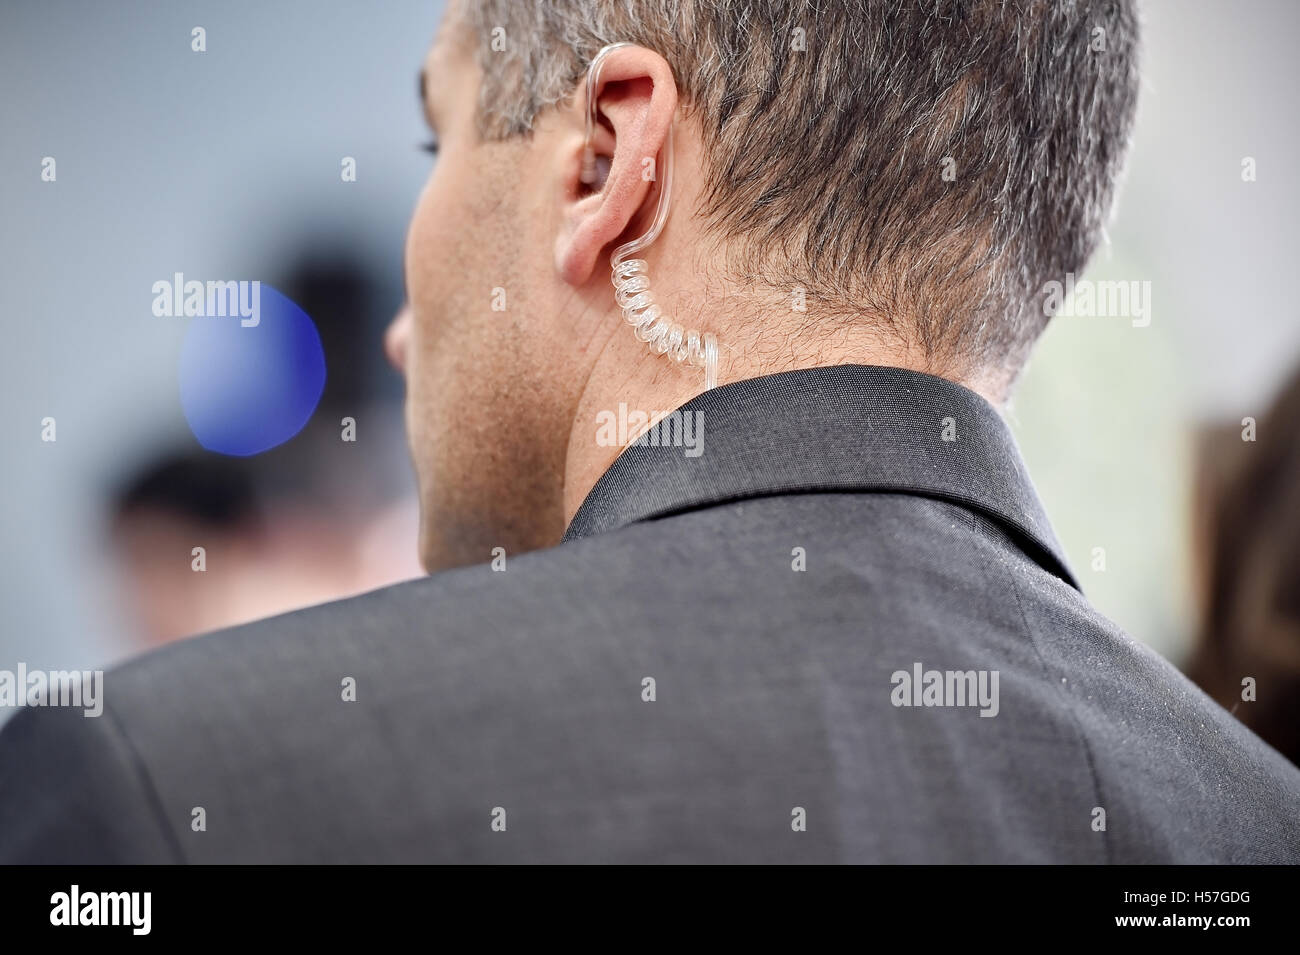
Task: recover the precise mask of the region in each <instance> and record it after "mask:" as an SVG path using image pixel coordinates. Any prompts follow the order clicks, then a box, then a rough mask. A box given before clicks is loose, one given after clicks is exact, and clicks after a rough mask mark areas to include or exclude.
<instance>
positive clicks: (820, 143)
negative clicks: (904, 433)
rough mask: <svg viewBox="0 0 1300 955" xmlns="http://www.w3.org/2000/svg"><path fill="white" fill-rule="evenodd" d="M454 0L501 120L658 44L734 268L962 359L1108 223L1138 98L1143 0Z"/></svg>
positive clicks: (1078, 258)
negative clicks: (625, 54)
mask: <svg viewBox="0 0 1300 955" xmlns="http://www.w3.org/2000/svg"><path fill="white" fill-rule="evenodd" d="M462 2H463V3H464V4H465V6H466V13H467V17H468V21H469V23H470V24H471V25H472V27H473V28H474V29H475V31H476V33H477V35H478V38H479V41H480V44H479V61H480V65H481V66H482V68H483V87H482V92H481V103H480V110H479V125H480V129H481V131H482V133H483V134H484V136H485V137H486V138H489V139H504V138H507V137H511V136H517V135H525V134H527V133H528V131H529V129H530V127H531V125H532V122H533V120H534V118H535V117H536V116H537V115H538V114H539V113H540V112H542V111H543V110H545V109H546V108H548V107H550V106H552V105H554V104H556V103H559V102H561V101H563V100H564V99H566V98H567V97H568V96H569V95H570V94H571V93H572V92H573V90H574V88H575V87H576V85H577V83H578V82H579V80H580V79H581V77H582V75H583V72H584V70H585V69H586V66H587V64H588V63H589V62H590V61H591V59H592V57H594V56H595V54H596V52H597V51H599V50H600V48H601V47H602V46H604V45H606V44H608V43H613V42H616V41H620V40H625V41H630V42H633V43H637V44H640V45H642V46H646V47H648V48H650V49H653V50H656V51H658V52H659V53H660V54H661V55H662V56H663V57H664V58H665V59H666V60H667V61H668V62H669V64H671V66H672V69H673V73H674V76H675V78H676V82H677V84H678V88H679V92H680V94H681V101H682V103H683V106H684V107H685V108H686V109H687V110H689V111H690V113H691V114H692V115H693V116H694V117H695V118H696V119H697V120H698V122H699V127H700V130H701V134H702V136H703V138H704V148H705V151H706V155H707V156H709V157H710V162H709V168H707V169H706V170H704V173H705V177H706V186H705V193H704V206H705V208H704V209H703V210H702V214H703V216H704V218H705V221H706V223H707V224H708V226H709V228H710V229H712V230H715V231H716V233H717V234H718V235H720V236H722V237H724V238H725V239H728V240H734V241H731V242H729V245H730V247H731V251H732V254H731V256H730V261H731V263H732V268H733V269H734V270H736V271H738V273H739V277H741V278H742V279H743V280H745V281H749V282H757V283H763V284H765V285H768V286H770V287H774V288H792V287H795V286H802V287H805V288H806V289H807V294H808V297H809V299H810V300H813V301H816V302H817V303H818V304H819V306H825V310H826V311H828V312H830V313H833V314H835V315H836V316H838V317H841V318H843V317H848V318H849V319H850V320H862V319H864V320H868V321H874V322H877V323H879V324H880V325H881V327H884V328H888V329H890V330H892V332H893V333H894V334H896V335H897V336H899V338H900V339H901V340H903V341H904V342H906V343H907V344H908V345H910V346H916V347H919V348H920V349H921V350H922V352H923V353H924V354H925V355H927V356H928V357H929V358H931V359H932V360H933V361H934V362H935V363H936V364H937V365H939V366H940V367H943V368H945V369H950V370H953V371H956V372H965V373H969V372H972V371H976V370H988V369H999V370H1001V371H1003V372H1004V373H1005V374H1006V376H1007V377H1008V379H1009V378H1010V377H1011V376H1014V374H1015V372H1016V370H1017V369H1018V368H1019V367H1020V365H1021V364H1022V363H1023V361H1024V358H1025V357H1026V355H1027V353H1028V351H1029V349H1030V347H1031V346H1032V344H1033V342H1034V340H1035V339H1036V338H1037V337H1038V335H1039V334H1040V332H1041V331H1042V329H1043V327H1044V326H1045V325H1046V323H1047V320H1048V319H1047V315H1046V313H1045V310H1044V308H1043V303H1042V297H1041V294H1040V293H1041V290H1042V289H1043V288H1044V286H1045V285H1046V283H1047V282H1049V281H1051V280H1053V279H1058V280H1059V279H1061V278H1063V276H1064V275H1065V274H1066V273H1069V272H1076V273H1077V272H1079V271H1081V270H1082V269H1083V267H1084V265H1085V264H1086V262H1087V260H1088V258H1089V256H1090V255H1091V254H1092V252H1093V250H1094V248H1095V247H1096V244H1097V242H1098V240H1099V238H1100V235H1101V232H1102V229H1103V227H1104V225H1105V222H1106V219H1107V218H1108V216H1109V213H1110V209H1111V205H1112V203H1113V198H1114V193H1115V188H1116V183H1117V180H1118V178H1119V175H1120V172H1121V168H1122V165H1123V160H1124V156H1125V153H1126V151H1127V146H1128V140H1129V134H1130V130H1131V127H1132V121H1133V114H1134V111H1135V106H1136V100H1137V87H1138V78H1137V75H1138V74H1137V71H1138V64H1137V60H1138V22H1137V14H1136V10H1135V9H1134V0H831V2H825V0H546V2H542V0H537V2H528V0H462ZM501 30H504V40H505V45H506V49H505V50H504V51H501V50H495V49H493V47H492V41H493V38H494V35H495V37H496V38H497V40H498V41H500V40H501V39H502V37H503V34H502V33H501ZM494 31H496V32H495V34H494ZM497 45H498V46H499V45H500V43H499V42H498V44H497ZM945 173H947V175H945ZM821 310H822V309H821V308H820V307H819V308H818V309H816V310H814V309H813V308H812V307H811V306H810V307H809V312H810V313H814V312H815V311H821Z"/></svg>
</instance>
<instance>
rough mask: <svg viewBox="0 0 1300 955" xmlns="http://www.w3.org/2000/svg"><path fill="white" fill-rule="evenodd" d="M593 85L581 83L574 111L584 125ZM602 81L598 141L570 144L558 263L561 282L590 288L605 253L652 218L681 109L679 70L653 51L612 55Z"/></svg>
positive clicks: (601, 74) (570, 141) (595, 132)
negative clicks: (660, 169) (663, 161)
mask: <svg viewBox="0 0 1300 955" xmlns="http://www.w3.org/2000/svg"><path fill="white" fill-rule="evenodd" d="M587 82H588V80H586V79H584V80H583V82H582V84H580V85H579V87H578V90H577V91H576V94H575V96H574V97H573V105H572V106H571V107H569V109H572V110H574V111H575V113H574V115H572V116H571V117H570V118H571V119H572V118H577V119H579V120H580V121H581V122H583V123H584V124H585V121H586V109H587V97H588V90H587ZM597 82H598V84H599V88H598V89H596V90H594V95H595V103H596V119H597V122H596V123H595V124H594V125H593V128H592V137H591V141H590V143H589V144H588V143H587V142H586V141H585V139H584V140H574V139H572V138H570V139H568V140H566V148H567V149H569V150H570V155H568V156H566V157H565V161H564V163H563V164H562V169H563V170H564V173H563V177H564V181H563V182H562V184H561V189H560V194H561V203H562V206H563V208H562V210H561V213H562V214H561V222H562V226H561V229H560V232H559V234H558V235H557V236H556V242H555V264H556V269H557V270H558V272H559V273H560V276H561V278H562V279H563V280H564V281H565V282H567V283H568V284H570V285H573V286H580V285H584V284H586V282H587V281H588V280H589V279H590V278H591V276H592V274H593V272H594V271H595V269H596V266H597V263H598V262H599V261H600V259H601V258H602V253H603V252H604V251H605V250H606V249H607V248H609V247H610V246H611V245H612V244H614V243H615V242H617V241H618V240H619V238H620V237H622V236H623V235H624V234H625V233H628V232H631V231H634V230H633V229H632V227H633V226H634V225H637V224H638V223H640V222H642V221H645V220H648V218H649V217H650V216H651V215H652V214H653V203H654V202H655V201H656V194H655V192H654V190H653V188H652V187H653V186H654V185H655V181H656V178H657V176H656V170H657V168H658V164H659V161H660V158H659V157H660V151H661V150H662V149H663V148H664V147H665V145H666V144H667V143H669V142H670V138H669V133H670V130H671V128H672V122H673V116H674V114H675V112H676V110H677V84H676V82H675V81H674V79H673V75H672V70H671V69H669V67H668V63H667V61H666V60H664V58H663V57H662V56H660V55H659V54H658V53H655V52H654V51H653V50H648V49H646V48H644V47H639V46H623V47H619V48H618V49H616V50H612V51H611V52H610V53H609V54H608V56H607V57H606V58H605V60H604V61H603V63H602V64H601V69H600V71H599V76H598V79H597ZM575 143H576V144H578V146H577V148H574V146H575Z"/></svg>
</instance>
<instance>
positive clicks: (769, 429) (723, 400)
mask: <svg viewBox="0 0 1300 955" xmlns="http://www.w3.org/2000/svg"><path fill="white" fill-rule="evenodd" d="M679 411H680V412H681V413H682V414H683V415H691V416H692V419H691V420H692V421H698V422H701V424H702V429H703V430H702V441H701V447H702V453H700V454H699V455H698V456H696V457H690V456H688V455H687V454H685V453H684V449H683V448H682V447H668V446H654V445H652V444H649V443H639V442H638V443H634V444H631V445H629V446H628V447H627V448H625V449H624V450H623V452H622V454H620V455H619V456H618V458H617V459H616V460H615V461H614V463H613V465H611V466H610V468H609V470H608V471H606V472H605V474H604V475H603V476H602V477H601V479H600V480H599V481H597V482H596V486H595V487H594V488H592V490H591V493H590V494H588V495H587V498H586V500H584V501H583V503H582V506H581V507H579V508H578V512H577V514H575V515H574V518H573V521H572V522H571V523H570V524H569V528H568V530H567V531H566V533H565V535H564V540H566V541H569V540H574V539H577V538H581V537H590V536H592V535H595V534H601V533H604V532H607V531H611V530H615V529H617V528H619V527H623V526H626V525H628V524H631V523H634V522H636V521H644V520H651V519H653V518H657V517H664V516H666V515H669V514H675V513H679V512H682V511H689V510H693V509H695V508H700V507H708V506H710V505H713V504H719V503H723V502H726V501H734V500H741V499H744V498H750V497H759V496H765V495H774V494H789V493H807V492H818V491H823V492H859V493H872V492H877V493H880V492H885V493H908V494H917V495H921V496H925V497H934V498H939V499H941V500H945V501H950V502H953V503H956V504H960V505H962V506H965V507H968V508H970V509H972V510H975V511H979V512H981V513H983V514H984V515H986V516H988V517H991V518H993V519H994V520H996V521H998V522H999V523H1001V524H1002V525H1004V526H1005V527H1006V528H1007V529H1008V530H1010V531H1011V532H1012V533H1013V536H1017V537H1019V538H1020V539H1021V541H1022V543H1024V544H1026V545H1027V547H1026V549H1027V550H1029V551H1031V552H1032V554H1033V556H1035V557H1036V558H1037V559H1038V560H1039V562H1040V563H1042V564H1043V565H1044V566H1045V567H1047V569H1049V570H1051V571H1052V572H1053V573H1055V574H1057V575H1058V576H1060V577H1061V578H1062V579H1064V580H1065V581H1066V582H1067V583H1068V584H1070V585H1071V586H1073V587H1076V588H1077V587H1078V582H1077V581H1076V580H1075V578H1074V576H1073V574H1072V573H1071V572H1070V569H1069V565H1068V564H1067V563H1066V560H1065V555H1064V552H1063V551H1062V549H1061V545H1060V544H1059V543H1058V542H1057V540H1056V537H1055V536H1054V535H1053V533H1052V529H1051V526H1050V524H1049V523H1048V520H1047V515H1046V514H1045V512H1044V511H1043V507H1042V504H1041V503H1040V502H1039V500H1038V495H1037V494H1036V493H1035V491H1034V487H1033V484H1032V482H1031V481H1030V479H1029V474H1028V472H1027V471H1026V469H1025V465H1024V461H1023V460H1022V459H1021V456H1020V451H1019V449H1018V448H1017V446H1016V443H1015V439H1014V438H1013V437H1012V435H1011V432H1010V430H1009V429H1008V427H1007V425H1006V423H1005V422H1004V421H1003V420H1002V417H1001V416H1000V415H999V414H998V412H997V411H996V410H995V409H994V408H993V406H992V405H990V404H989V403H988V402H987V401H985V400H984V399H983V398H981V397H980V396H979V395H977V394H975V393H974V392H973V391H970V390H969V389H967V388H964V387H962V386H961V385H958V384H954V383H953V382H951V381H947V380H946V379H943V378H937V377H935V376H933V375H927V374H923V373H921V372H916V371H908V370H906V369H902V368H887V367H881V366H874V365H837V366H834V367H829V368H807V369H800V370H798V371H790V372H782V373H780V374H776V375H768V376H765V377H763V378H751V379H747V380H745V381H737V382H731V383H729V384H725V385H721V386H719V387H717V388H714V389H712V390H711V391H707V392H705V393H703V394H701V395H699V396H697V397H695V398H693V399H691V400H690V401H689V402H687V403H686V404H685V405H683V406H682V407H681V408H680V409H679ZM697 412H698V415H697ZM949 419H951V420H949ZM945 436H946V437H947V438H948V439H949V440H945Z"/></svg>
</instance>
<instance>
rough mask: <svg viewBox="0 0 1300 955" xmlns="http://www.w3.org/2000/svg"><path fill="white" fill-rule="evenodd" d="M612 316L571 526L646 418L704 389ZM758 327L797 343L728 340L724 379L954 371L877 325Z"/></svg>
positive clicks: (577, 429)
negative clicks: (870, 370) (835, 368)
mask: <svg viewBox="0 0 1300 955" xmlns="http://www.w3.org/2000/svg"><path fill="white" fill-rule="evenodd" d="M608 321H609V322H611V323H615V322H617V323H619V324H620V325H622V327H620V328H617V329H616V331H615V333H614V334H613V335H611V336H610V339H609V340H608V342H607V343H606V347H605V348H603V349H602V350H601V354H600V356H599V358H597V360H596V362H595V364H594V366H593V368H592V371H591V374H590V375H589V376H588V378H587V382H586V387H585V388H584V389H583V392H582V395H581V397H580V398H579V401H578V403H577V406H576V411H575V414H574V419H573V425H572V429H571V431H570V434H569V446H568V452H567V456H566V461H565V479H564V521H565V524H566V525H567V524H568V523H569V522H570V521H572V520H573V515H574V514H576V513H577V511H578V508H579V507H580V506H581V505H582V502H583V500H585V499H586V497H587V495H588V494H589V493H590V491H591V489H592V488H593V487H594V486H595V484H596V482H597V481H598V480H600V478H601V476H602V475H603V474H604V473H605V472H606V471H607V470H608V469H609V467H610V465H612V464H613V463H614V460H615V459H616V458H617V457H618V456H619V454H620V453H622V451H623V449H624V448H625V447H626V446H627V444H628V443H630V442H631V441H633V440H635V439H636V437H637V435H638V429H639V430H644V426H645V425H646V424H649V423H653V421H654V420H655V419H656V418H657V417H659V416H662V415H664V414H667V413H670V412H672V411H674V410H676V409H678V408H680V407H681V406H682V405H684V404H686V402H688V401H690V400H691V399H692V398H694V397H695V396H696V395H699V394H701V393H702V392H703V391H704V373H703V371H702V369H700V368H696V367H692V366H690V365H684V364H678V363H676V362H673V361H672V360H671V359H669V358H667V357H666V356H663V355H655V354H652V353H651V352H649V350H648V349H646V348H645V346H643V345H641V343H640V342H639V341H637V340H636V339H635V337H634V336H633V334H632V329H631V328H630V327H628V326H626V325H625V324H623V323H622V322H621V319H620V318H619V316H618V314H617V313H616V312H613V313H610V315H609V316H608ZM755 327H760V328H766V329H767V330H768V335H767V336H766V340H767V341H794V342H796V344H795V345H794V346H790V345H787V346H785V352H784V354H780V353H776V352H775V350H774V349H771V348H767V347H764V341H762V340H756V341H753V342H751V343H749V344H747V345H744V346H741V347H738V346H736V345H734V344H730V343H729V342H727V341H725V340H724V341H723V342H722V346H721V358H720V361H719V367H718V384H719V385H723V384H726V383H728V382H733V381H743V380H745V379H748V378H758V377H761V376H763V375H770V374H775V373H777V372H783V371H794V370H796V369H800V368H815V367H823V366H830V365H848V364H854V365H887V366H892V367H899V368H910V369H912V370H915V371H922V372H927V373H929V374H936V375H939V376H940V377H949V378H951V376H949V375H947V374H944V372H943V371H941V370H935V369H934V368H933V367H931V366H929V363H928V362H926V361H925V360H923V358H922V357H921V356H919V355H918V354H917V353H916V352H915V351H909V350H908V349H905V348H899V347H892V346H888V345H884V344H882V343H881V342H880V341H879V338H878V336H876V335H874V334H871V333H870V332H869V331H868V332H863V333H861V334H856V335H855V334H853V333H852V332H844V333H841V334H839V335H837V336H836V337H835V338H834V339H833V340H829V339H819V340H815V341H811V342H805V343H804V344H802V345H799V344H798V341H799V340H798V338H797V336H791V335H785V334H784V333H781V332H778V331H776V330H775V329H776V328H777V327H778V326H777V325H776V324H775V323H768V324H764V323H762V322H759V323H756V325H755ZM719 337H720V338H724V336H722V335H720V336H719ZM953 380H956V379H953ZM958 383H959V384H962V385H965V386H966V387H967V388H970V389H971V390H973V391H975V392H977V393H979V394H981V395H983V396H984V397H985V398H986V399H987V400H989V401H990V403H991V404H994V406H995V407H996V406H997V404H998V401H997V398H996V391H995V388H994V387H993V386H991V385H989V384H988V383H985V382H971V381H969V380H958Z"/></svg>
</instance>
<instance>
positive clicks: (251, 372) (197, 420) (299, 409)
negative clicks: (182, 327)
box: [180, 284, 325, 457]
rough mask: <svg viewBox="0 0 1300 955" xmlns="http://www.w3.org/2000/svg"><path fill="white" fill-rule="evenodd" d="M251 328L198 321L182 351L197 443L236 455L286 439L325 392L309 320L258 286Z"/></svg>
mask: <svg viewBox="0 0 1300 955" xmlns="http://www.w3.org/2000/svg"><path fill="white" fill-rule="evenodd" d="M259 311H260V316H259V318H258V322H257V324H256V325H251V326H245V325H243V324H241V320H240V317H239V316H238V315H234V316H196V317H193V318H190V319H188V321H189V328H188V329H187V330H186V333H185V341H184V343H183V344H182V346H181V359H180V388H181V408H182V410H183V411H184V413H185V420H186V421H187V422H189V426H190V430H191V431H192V432H194V437H195V438H197V439H198V442H199V444H201V445H203V447H205V448H207V449H208V450H209V451H216V452H218V453H220V454H227V455H232V456H236V457H248V456H250V455H254V454H260V453H261V452H263V451H267V450H269V449H271V448H274V447H275V446H277V445H280V444H283V443H284V442H286V441H288V440H289V439H290V438H292V437H293V436H294V435H296V434H297V433H298V432H299V431H301V430H302V429H303V428H304V427H305V426H306V424H307V422H308V421H310V420H311V416H312V414H313V413H314V412H315V410H316V406H317V404H319V402H320V397H321V393H322V392H323V391H324V389H325V350H324V348H322V347H321V340H320V334H319V333H318V332H317V331H316V325H315V323H314V322H313V321H312V320H311V317H310V316H309V315H308V314H307V313H306V312H304V311H303V310H302V309H301V308H299V307H298V306H297V305H296V304H294V302H292V301H291V300H290V299H289V298H287V297H286V296H284V295H282V294H281V293H280V292H277V291H276V290H275V289H273V288H271V287H270V286H269V285H266V284H262V286H261V292H260V309H259Z"/></svg>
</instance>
